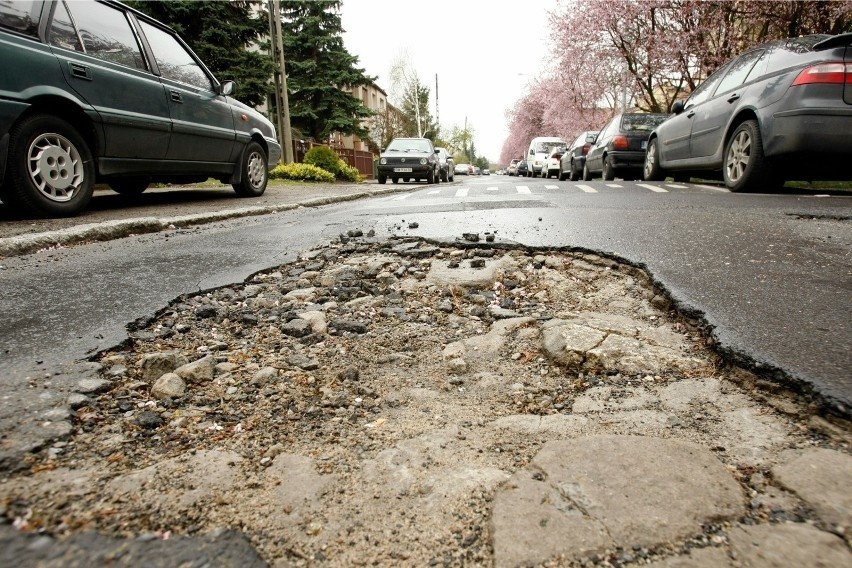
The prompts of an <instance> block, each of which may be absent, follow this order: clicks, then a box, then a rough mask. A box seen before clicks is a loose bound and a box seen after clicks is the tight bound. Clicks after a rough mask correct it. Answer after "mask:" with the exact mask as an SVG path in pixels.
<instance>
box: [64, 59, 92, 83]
mask: <svg viewBox="0 0 852 568" xmlns="http://www.w3.org/2000/svg"><path fill="white" fill-rule="evenodd" d="M68 65H69V67H70V68H71V76H72V77H77V78H78V79H86V80H87V81H91V80H92V76H91V75H89V68H88V67H86V66H85V65H80V64H79V63H70V62H69V64H68Z"/></svg>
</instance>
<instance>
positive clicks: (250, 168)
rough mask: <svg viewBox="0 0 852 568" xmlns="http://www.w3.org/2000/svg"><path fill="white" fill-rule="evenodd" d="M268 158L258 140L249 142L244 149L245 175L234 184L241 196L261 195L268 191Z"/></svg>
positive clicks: (243, 169)
mask: <svg viewBox="0 0 852 568" xmlns="http://www.w3.org/2000/svg"><path fill="white" fill-rule="evenodd" d="M266 160H267V158H266V152H264V151H263V147H262V146H261V145H260V144H258V143H257V142H249V143H248V145H247V146H246V148H245V150H243V158H242V164H241V165H240V168H242V173H243V177H242V180H241V181H240V182H239V183H235V184H232V187H233V188H234V191H235V192H237V195H239V196H240V197H259V196H261V195H263V192H264V191H266V182H267V181H268V180H269V176H268V174H267V167H266V166H267V161H266Z"/></svg>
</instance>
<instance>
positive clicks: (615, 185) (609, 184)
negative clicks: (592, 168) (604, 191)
mask: <svg viewBox="0 0 852 568" xmlns="http://www.w3.org/2000/svg"><path fill="white" fill-rule="evenodd" d="M606 186H607V187H624V186H621V185H618V184H617V183H608V184H606Z"/></svg>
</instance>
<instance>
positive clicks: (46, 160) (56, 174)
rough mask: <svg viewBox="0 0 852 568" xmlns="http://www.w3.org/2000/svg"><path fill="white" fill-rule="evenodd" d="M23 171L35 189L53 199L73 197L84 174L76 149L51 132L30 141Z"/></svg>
mask: <svg viewBox="0 0 852 568" xmlns="http://www.w3.org/2000/svg"><path fill="white" fill-rule="evenodd" d="M27 171H28V173H29V175H30V180H31V181H32V183H33V185H34V186H35V187H36V189H37V190H38V192H39V193H40V194H41V195H42V196H43V197H45V198H47V199H49V200H50V201H55V202H57V203H65V202H68V201H71V200H72V199H74V197H75V196H76V195H77V193H78V192H79V191H80V190H81V188H82V185H83V183H84V182H85V178H86V175H85V170H84V168H83V159H82V158H81V156H80V152H79V151H78V150H77V148H76V147H75V146H74V144H72V143H71V141H69V140H68V139H67V138H65V137H64V136H62V135H60V134H55V133H45V134H42V135H40V136H38V137H37V138H36V139H35V140H33V142H32V144H30V147H29V150H28V152H27Z"/></svg>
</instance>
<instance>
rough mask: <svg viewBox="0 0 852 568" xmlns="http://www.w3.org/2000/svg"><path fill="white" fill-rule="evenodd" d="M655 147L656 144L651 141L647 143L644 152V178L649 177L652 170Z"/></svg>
mask: <svg viewBox="0 0 852 568" xmlns="http://www.w3.org/2000/svg"><path fill="white" fill-rule="evenodd" d="M656 149H657V145H656V144H654V143H653V142H651V144H649V145H648V150H647V152H645V178H650V177H651V172H653V171H654V160H655V159H656V156H654V151H655V150H656Z"/></svg>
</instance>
